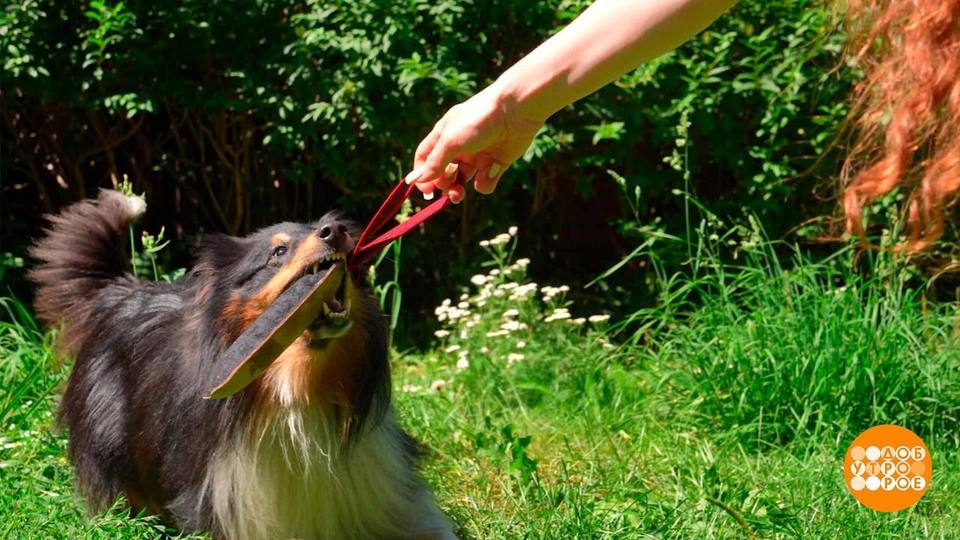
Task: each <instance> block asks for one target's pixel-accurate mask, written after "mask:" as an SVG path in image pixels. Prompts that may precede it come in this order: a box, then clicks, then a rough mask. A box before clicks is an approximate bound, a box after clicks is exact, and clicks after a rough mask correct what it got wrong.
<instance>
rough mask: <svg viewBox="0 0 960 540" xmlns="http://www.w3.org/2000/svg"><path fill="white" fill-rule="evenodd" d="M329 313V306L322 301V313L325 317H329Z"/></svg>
mask: <svg viewBox="0 0 960 540" xmlns="http://www.w3.org/2000/svg"><path fill="white" fill-rule="evenodd" d="M330 313H331V311H330V306H328V305H327V303H326V302H324V303H323V315H324V316H326V317H329V316H330Z"/></svg>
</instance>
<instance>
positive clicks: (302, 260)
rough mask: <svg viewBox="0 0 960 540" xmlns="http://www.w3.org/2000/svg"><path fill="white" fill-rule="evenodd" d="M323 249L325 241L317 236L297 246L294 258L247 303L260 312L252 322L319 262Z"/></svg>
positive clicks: (312, 235) (310, 237)
mask: <svg viewBox="0 0 960 540" xmlns="http://www.w3.org/2000/svg"><path fill="white" fill-rule="evenodd" d="M323 247H324V246H323V241H322V240H320V237H318V236H317V235H315V234H311V235H309V236H307V237H306V238H305V239H304V240H303V242H301V243H300V245H298V246H297V248H296V250H295V251H294V253H293V256H292V257H290V261H289V262H287V264H285V265H283V266H282V267H281V268H280V270H279V271H278V272H277V273H276V274H275V275H274V276H273V277H272V278H270V281H268V282H267V284H266V285H264V286H263V288H262V289H260V292H258V293H257V294H256V295H254V296H253V298H251V299H250V300H249V301H248V302H247V305H248V306H249V308H251V309H254V310H258V311H256V314H255V315H253V319H251V322H252V320H254V319H256V318H257V317H259V316H260V314H261V313H263V310H265V309H267V306H269V305H270V304H272V303H273V301H274V300H276V299H277V297H278V296H280V294H281V293H282V292H283V291H285V290H286V289H287V287H288V286H289V285H290V283H292V282H293V281H294V280H295V279H297V278H298V277H300V276H301V275H302V274H303V271H304V270H305V269H306V268H307V266H309V265H311V264H313V263H314V262H315V261H316V260H317V258H318V257H319V256H320V252H321V251H322V250H323ZM249 315H250V314H247V316H249Z"/></svg>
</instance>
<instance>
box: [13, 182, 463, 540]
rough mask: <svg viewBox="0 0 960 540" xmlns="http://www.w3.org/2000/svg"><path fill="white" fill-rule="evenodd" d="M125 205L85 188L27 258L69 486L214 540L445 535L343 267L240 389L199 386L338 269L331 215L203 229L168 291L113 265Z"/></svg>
mask: <svg viewBox="0 0 960 540" xmlns="http://www.w3.org/2000/svg"><path fill="white" fill-rule="evenodd" d="M144 210H145V204H144V203H143V201H142V200H141V199H139V198H137V197H128V196H125V195H123V194H121V193H118V192H116V191H103V192H101V193H100V196H99V197H98V198H97V199H96V200H86V201H82V202H79V203H77V204H74V205H73V206H70V207H68V208H67V209H66V210H64V211H63V212H62V213H60V214H59V215H56V216H53V217H51V223H52V225H51V227H50V228H49V229H48V230H47V231H46V234H45V236H44V237H43V238H42V239H41V240H40V241H39V242H38V243H37V244H36V245H35V247H34V248H33V250H32V255H33V256H34V257H35V258H36V259H38V260H39V262H40V264H39V265H38V266H37V267H36V269H35V270H33V272H32V274H31V278H32V279H33V281H34V282H35V283H36V284H37V286H38V288H37V294H36V309H37V313H38V315H39V316H40V317H41V318H42V319H43V320H44V321H45V322H46V323H48V324H49V325H51V326H56V327H58V328H60V330H61V334H60V345H61V348H62V350H63V352H64V353H65V354H68V355H71V356H73V357H75V364H74V366H73V372H72V373H71V375H70V378H69V381H68V383H67V386H66V391H65V394H64V396H63V400H62V403H61V406H60V418H61V421H62V423H63V424H64V425H65V426H66V428H67V429H68V431H69V439H70V445H69V448H70V450H69V453H70V458H71V460H72V462H73V465H74V469H75V476H76V487H77V490H78V492H79V493H80V495H81V496H82V497H83V498H84V499H86V501H87V502H88V506H89V507H90V508H91V510H93V511H100V510H103V509H105V508H108V507H109V506H111V505H112V504H113V502H114V501H115V500H116V499H117V497H118V496H120V495H123V496H124V497H125V498H126V500H127V501H128V503H129V505H130V507H131V509H132V510H133V511H141V510H143V511H146V512H148V513H153V514H158V515H160V516H161V517H162V519H164V520H165V521H166V522H168V523H170V524H171V525H173V526H175V527H177V528H179V529H181V530H184V531H210V532H211V533H212V534H213V536H214V538H217V539H230V540H247V539H264V540H268V539H269V540H274V539H285V538H298V539H304V540H309V539H350V538H358V539H359V538H444V539H447V538H455V536H454V532H453V526H452V523H451V522H450V520H449V519H448V518H447V517H446V516H445V515H444V514H443V512H442V511H441V510H440V509H439V508H438V507H437V505H436V503H435V502H434V500H433V496H432V494H431V492H430V490H429V488H428V487H427V485H426V484H425V482H424V481H423V480H422V479H421V478H420V476H419V475H418V473H417V472H416V458H417V446H416V444H415V442H414V441H413V440H412V439H411V438H410V437H409V436H408V435H407V434H406V433H405V432H404V431H403V430H402V429H400V427H398V426H397V424H396V422H395V420H394V417H393V413H392V411H391V405H390V369H389V365H388V358H387V353H388V351H387V329H386V321H385V316H384V315H383V313H382V312H381V311H380V309H379V307H378V305H377V303H376V301H375V299H374V298H373V296H372V295H371V294H370V293H369V292H368V291H367V289H366V288H365V286H364V284H363V283H362V280H361V279H360V276H362V275H363V273H362V272H356V273H354V274H352V275H350V274H348V275H347V276H346V277H344V278H343V284H342V285H341V287H340V288H339V290H338V291H337V293H336V294H335V295H334V297H333V298H330V299H328V300H327V301H326V302H325V303H326V306H325V307H324V309H323V313H324V314H323V315H322V316H321V317H320V318H319V319H317V320H316V321H315V322H314V323H313V324H312V325H311V326H310V328H309V329H308V330H306V331H305V332H304V333H303V334H302V335H301V336H299V337H298V338H297V339H296V341H294V343H293V344H292V345H291V346H290V347H289V348H287V349H286V350H285V351H284V352H283V353H282V354H281V355H280V356H279V357H278V358H277V359H276V360H275V361H274V362H273V363H272V364H271V365H270V367H269V368H268V369H267V370H266V371H265V372H264V373H263V374H262V375H261V376H260V377H259V378H258V379H256V380H255V381H254V382H253V383H252V384H250V385H249V386H248V387H246V388H245V389H243V390H242V391H240V392H239V393H237V394H235V395H233V396H231V397H229V398H227V399H223V400H207V399H204V396H205V395H206V394H207V392H208V391H209V390H210V389H211V388H213V387H214V386H215V385H216V383H217V381H215V380H213V378H214V376H215V373H216V372H217V370H216V369H215V368H216V366H217V365H218V362H221V361H222V355H223V353H224V351H225V350H226V349H227V347H228V346H229V345H230V344H231V343H232V342H233V340H234V339H236V338H237V336H239V335H240V334H241V333H243V331H244V329H245V328H247V327H248V326H249V325H250V324H251V323H252V322H253V321H254V320H255V319H256V318H257V317H258V315H259V314H260V313H262V312H263V311H264V310H265V309H266V308H267V307H268V306H269V305H270V304H271V302H272V301H273V300H275V299H276V298H277V297H278V296H279V295H280V294H281V293H282V292H283V291H284V290H285V288H286V287H288V286H289V285H290V284H291V283H292V282H293V281H294V280H296V279H297V278H299V277H300V276H302V275H304V274H305V273H306V272H311V271H312V272H317V271H322V270H323V269H325V268H328V267H329V265H331V264H338V263H342V260H343V259H344V257H345V254H347V253H349V251H350V249H351V248H352V245H353V243H354V241H355V240H354V238H355V228H354V227H353V226H352V225H351V224H350V223H348V222H346V221H344V220H343V219H342V218H341V216H340V215H339V214H337V213H328V214H327V215H325V216H324V217H323V218H321V219H320V221H319V222H316V223H310V224H300V223H281V224H278V225H273V226H271V227H267V228H265V229H263V230H260V231H258V232H256V233H254V234H252V235H250V236H247V237H246V238H234V237H230V236H226V235H210V236H206V237H203V238H202V239H201V240H200V242H199V243H198V247H197V251H196V263H195V266H194V268H193V269H192V270H191V271H190V272H188V273H187V275H186V276H185V277H183V278H181V279H179V280H177V281H174V282H172V283H160V282H147V281H141V280H139V279H137V278H136V277H134V276H133V275H131V273H130V271H129V267H130V265H129V259H128V257H127V256H126V255H125V254H124V249H123V248H122V246H123V245H124V243H125V239H126V238H127V227H128V225H129V224H130V222H131V220H133V219H134V218H136V217H137V216H139V215H140V214H141V213H143V211H144Z"/></svg>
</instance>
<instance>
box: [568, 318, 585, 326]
mask: <svg viewBox="0 0 960 540" xmlns="http://www.w3.org/2000/svg"><path fill="white" fill-rule="evenodd" d="M570 322H571V323H572V324H575V325H577V326H583V323H585V322H587V320H586V319H584V318H583V317H577V318H576V319H570Z"/></svg>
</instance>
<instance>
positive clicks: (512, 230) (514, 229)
mask: <svg viewBox="0 0 960 540" xmlns="http://www.w3.org/2000/svg"><path fill="white" fill-rule="evenodd" d="M517 231H518V229H517V226H516V225H513V226H512V227H510V228H509V229H507V234H509V235H510V236H516V235H517Z"/></svg>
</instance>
